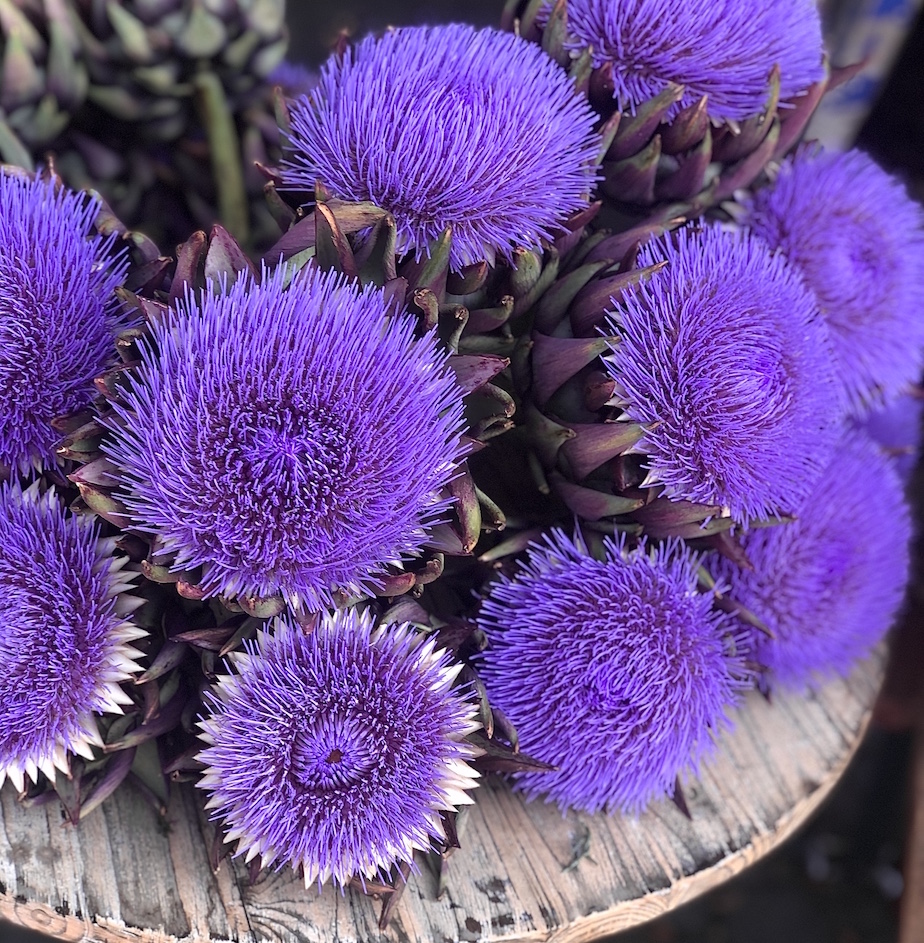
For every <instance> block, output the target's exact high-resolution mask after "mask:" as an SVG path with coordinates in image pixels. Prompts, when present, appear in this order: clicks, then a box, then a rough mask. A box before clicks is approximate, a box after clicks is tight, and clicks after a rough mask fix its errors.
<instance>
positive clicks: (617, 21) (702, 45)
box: [568, 0, 824, 121]
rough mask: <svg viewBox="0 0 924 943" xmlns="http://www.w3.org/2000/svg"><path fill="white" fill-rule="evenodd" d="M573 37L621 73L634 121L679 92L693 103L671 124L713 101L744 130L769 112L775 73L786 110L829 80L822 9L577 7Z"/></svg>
mask: <svg viewBox="0 0 924 943" xmlns="http://www.w3.org/2000/svg"><path fill="white" fill-rule="evenodd" d="M568 27H569V30H570V32H571V33H573V34H574V36H576V37H577V38H578V40H579V42H578V43H575V44H574V47H575V48H585V47H588V46H589V47H591V48H592V50H593V62H594V65H595V66H602V65H604V64H605V63H611V64H612V68H613V82H614V90H613V97H614V98H615V99H616V101H617V102H618V104H619V107H620V108H622V109H629V110H631V111H634V109H635V106H637V105H640V104H642V103H643V102H645V101H647V100H648V99H650V98H653V97H654V96H656V95H657V94H658V93H659V92H662V91H664V89H665V88H667V87H668V85H669V84H670V83H673V84H676V85H682V86H684V93H683V97H682V98H681V99H680V101H679V102H678V103H677V104H675V105H674V106H672V108H671V109H670V111H669V112H668V117H673V116H674V115H676V114H677V113H678V112H679V111H680V110H681V109H682V108H685V107H687V106H688V105H694V104H696V103H697V102H698V101H699V100H700V98H702V97H703V96H704V95H705V96H707V100H708V112H709V114H710V116H711V117H712V118H714V119H716V120H721V121H741V120H743V119H745V118H750V117H752V116H754V115H758V114H760V113H761V112H762V111H763V110H764V108H766V107H767V105H768V104H769V102H768V97H769V88H770V72H771V70H772V69H773V67H774V66H779V67H780V73H781V74H780V94H781V97H782V98H783V99H784V100H785V99H787V98H792V97H794V96H796V95H799V94H801V93H802V92H804V91H805V90H806V89H807V88H808V87H809V86H810V85H811V84H813V83H814V82H817V81H818V80H819V79H821V78H822V76H823V74H824V71H823V67H822V52H823V49H822V39H821V22H820V20H819V16H818V9H817V7H816V4H815V2H814V0H774V2H772V3H767V2H765V0H686V2H684V3H677V2H676V0H569V2H568Z"/></svg>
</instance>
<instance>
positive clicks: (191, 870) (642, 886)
mask: <svg viewBox="0 0 924 943" xmlns="http://www.w3.org/2000/svg"><path fill="white" fill-rule="evenodd" d="M883 668H884V654H883V652H882V651H878V652H877V653H876V654H874V655H873V656H871V657H870V658H868V659H867V660H865V661H864V662H862V663H861V664H859V665H858V666H857V667H856V668H855V670H854V671H853V673H852V674H851V676H850V677H849V678H848V679H847V680H835V681H831V682H829V683H828V684H826V685H825V686H824V687H822V688H820V689H819V690H818V691H816V692H814V693H811V694H807V695H802V696H799V695H793V694H785V695H783V694H779V695H774V697H773V703H772V704H770V703H768V702H767V701H766V700H765V699H764V698H763V697H761V695H759V694H758V693H756V692H753V693H751V694H750V695H749V697H748V698H747V700H746V702H745V705H744V707H743V708H742V709H741V710H740V711H738V712H737V713H736V715H735V727H734V730H733V731H732V732H731V733H728V734H726V735H724V736H723V737H722V738H721V740H720V742H719V746H718V749H717V750H716V752H715V755H714V756H713V758H712V759H711V761H710V762H709V763H708V764H705V765H704V767H703V769H702V770H701V772H700V775H699V777H697V778H690V777H688V778H687V779H686V780H685V781H684V791H685V794H686V796H687V800H688V804H689V810H690V813H691V815H692V819H687V818H686V817H685V816H684V815H683V814H682V813H681V812H680V811H679V810H678V809H677V808H676V807H675V806H674V805H673V804H672V803H671V802H669V801H663V802H657V803H654V804H653V805H652V806H651V807H650V808H649V809H648V811H646V812H645V813H644V814H643V815H642V816H641V817H640V818H637V819H633V818H628V817H624V816H619V815H613V816H607V815H603V814H598V815H592V816H591V815H586V814H582V813H575V812H572V813H569V814H568V815H566V816H563V815H562V814H561V813H560V812H559V811H558V809H557V808H556V807H555V806H549V805H546V804H543V803H537V802H534V803H530V804H526V803H524V802H523V801H522V800H521V799H520V798H519V797H518V796H516V795H515V794H514V793H512V792H511V791H510V789H509V788H508V787H507V786H506V785H505V784H504V783H503V782H501V781H490V782H488V783H487V784H486V785H485V786H484V787H482V788H481V789H480V790H479V793H480V795H479V796H478V802H477V805H476V806H475V807H474V808H472V809H470V810H469V811H468V812H467V816H466V820H465V824H464V829H463V831H462V835H461V839H462V845H463V847H462V850H460V851H457V852H456V853H455V854H454V855H453V856H452V857H451V858H450V859H449V865H448V867H449V873H448V884H447V887H446V890H445V893H444V894H443V895H442V897H441V898H440V899H437V898H436V881H435V878H434V876H433V875H432V874H431V873H430V872H429V870H427V869H426V868H423V869H422V870H421V872H420V873H419V874H417V875H416V876H413V877H412V878H411V880H410V882H409V885H408V887H407V890H406V892H405V894H404V896H403V897H402V899H401V901H400V903H399V904H398V906H397V909H396V911H395V915H394V917H393V919H392V923H391V925H390V927H389V929H388V930H387V931H386V932H385V933H383V932H381V931H380V930H379V929H378V927H377V921H378V915H379V910H380V906H381V905H380V904H379V903H376V902H374V901H372V900H370V899H367V898H364V897H363V896H362V895H361V894H359V893H354V892H347V893H346V894H341V893H340V892H339V891H336V890H334V889H333V888H331V887H325V888H324V890H323V892H322V893H320V894H318V892H317V891H316V890H314V889H312V890H309V891H306V890H305V889H304V886H303V885H302V884H301V882H300V881H299V880H298V879H297V878H296V877H295V875H294V874H293V873H292V872H291V871H290V870H285V871H282V872H278V873H276V872H269V873H264V874H262V875H261V876H260V877H259V878H258V880H257V881H256V883H255V884H253V885H250V884H249V883H248V880H247V872H246V869H245V868H244V867H243V865H242V864H240V863H239V862H232V861H230V860H229V859H225V861H224V862H223V863H222V865H221V868H220V869H219V871H218V873H217V874H213V873H212V872H211V870H210V868H209V865H208V861H207V848H208V845H209V843H210V842H211V841H212V837H213V834H214V830H213V827H212V826H211V824H210V823H209V822H208V821H207V818H206V816H205V814H204V813H203V811H202V796H201V795H200V794H199V793H198V790H194V789H193V788H191V787H189V786H184V787H179V788H175V789H174V791H173V795H172V799H171V804H170V808H169V813H168V821H169V826H168V828H167V829H166V830H165V829H164V828H163V825H162V823H160V822H159V821H158V817H157V815H156V813H155V812H154V810H153V809H151V808H150V806H148V805H147V804H146V803H145V802H144V800H143V799H142V798H140V796H139V795H137V794H136V793H135V792H134V790H133V789H132V788H130V787H126V788H122V789H120V790H118V792H117V793H116V794H115V795H114V796H112V797H111V798H110V799H108V800H107V801H106V802H105V803H104V804H103V806H102V807H101V808H100V809H97V810H96V811H94V812H93V813H91V814H90V815H89V816H88V817H87V818H86V819H85V820H84V821H83V822H82V823H81V824H80V827H79V828H73V827H71V826H68V825H65V824H64V823H63V821H62V815H61V813H60V811H59V809H58V808H57V806H55V805H48V806H45V807H42V808H34V809H24V808H22V807H21V806H20V805H19V804H18V803H17V801H16V796H15V792H14V790H13V788H12V786H11V784H9V783H7V785H6V786H4V787H3V789H2V791H0V814H2V819H0V918H4V919H7V920H12V921H13V922H15V923H19V924H21V925H24V926H27V927H30V928H33V929H37V930H41V931H43V932H45V933H49V934H51V935H52V936H55V937H58V938H60V939H62V940H75V941H76V940H88V941H99V943H116V941H119V943H122V941H136V943H138V941H142V943H167V941H169V943H173V941H175V940H179V941H187V940H192V939H201V940H233V941H236V943H277V941H278V943H449V941H453V943H455V941H471V943H474V941H490V943H494V941H498V943H500V941H504V943H515V941H516V943H519V941H523V943H525V941H554V943H581V941H589V940H595V939H598V938H599V937H601V936H603V935H606V934H610V933H613V932H615V931H617V930H620V929H624V928H627V927H631V926H635V925H637V924H639V923H642V922H643V921H645V920H649V919H652V918H654V917H657V916H659V915H660V914H662V913H664V912H665V911H667V910H670V909H671V908H673V907H676V906H678V905H679V904H682V903H684V902H685V901H687V900H690V899H691V898H692V897H694V896H696V895H697V894H700V893H702V892H704V891H707V890H709V889H711V888H713V887H716V886H717V885H718V884H720V883H722V882H723V881H725V880H727V879H728V878H730V877H732V876H733V875H735V874H737V873H738V872H740V871H741V870H742V869H743V868H745V867H747V866H748V865H749V864H751V863H753V862H754V861H755V860H757V859H758V858H760V857H762V856H763V855H764V854H766V853H767V852H768V851H770V850H771V849H772V848H774V847H775V846H776V845H778V844H779V843H780V842H781V841H783V840H784V839H785V838H787V837H788V836H789V835H791V834H792V833H793V832H794V831H795V830H796V829H797V828H798V827H799V825H801V824H802V823H803V822H804V821H805V819H806V818H807V817H808V816H809V815H810V814H811V813H812V812H813V811H814V810H815V808H817V806H818V805H819V804H820V803H821V802H822V800H823V799H824V798H825V797H826V796H827V794H828V792H829V791H830V790H831V788H832V786H833V785H834V784H835V783H836V782H837V781H838V779H839V778H840V776H841V773H842V772H843V770H844V768H845V767H846V765H847V763H848V762H849V760H850V758H851V757H852V755H853V753H854V751H855V750H856V748H857V746H858V744H859V742H860V740H861V739H862V736H863V733H864V731H865V729H866V726H867V724H868V721H869V717H870V713H871V709H872V705H873V701H874V698H875V695H876V692H877V690H878V688H879V685H880V683H881V680H882V675H883ZM581 850H586V854H584V855H580V854H579V853H580V851H581Z"/></svg>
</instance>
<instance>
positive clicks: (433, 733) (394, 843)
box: [199, 609, 479, 887]
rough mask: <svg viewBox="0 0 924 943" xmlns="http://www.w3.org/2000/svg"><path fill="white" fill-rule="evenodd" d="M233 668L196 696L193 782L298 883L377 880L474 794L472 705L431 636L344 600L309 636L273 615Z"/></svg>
mask: <svg viewBox="0 0 924 943" xmlns="http://www.w3.org/2000/svg"><path fill="white" fill-rule="evenodd" d="M231 663H232V667H233V668H234V670H235V673H234V674H230V675H227V676H224V677H222V678H220V680H219V683H218V684H217V686H216V688H215V690H214V692H213V693H211V694H210V695H209V697H208V701H209V706H210V707H211V715H210V716H209V717H208V718H207V719H206V720H204V721H203V722H202V738H203V739H204V740H205V742H206V743H207V746H206V748H205V749H204V750H202V752H201V753H200V759H201V761H202V762H203V763H204V764H205V774H204V775H203V777H202V779H201V781H200V783H199V785H200V786H201V788H203V789H206V790H208V791H209V793H210V798H209V801H208V803H207V808H210V809H212V810H213V813H212V814H213V816H214V817H215V818H217V819H219V820H221V821H222V822H223V823H224V824H225V825H226V826H227V834H226V837H225V840H226V841H228V842H236V843H237V853H238V854H246V860H247V861H250V860H251V859H252V858H254V857H255V856H257V855H259V856H260V859H261V863H262V865H263V866H264V867H267V866H269V865H272V864H274V863H278V864H280V865H282V864H289V865H291V866H292V867H293V868H300V869H301V870H302V872H303V876H304V880H305V886H306V887H308V886H310V885H311V884H318V885H320V884H322V883H323V882H324V881H326V880H328V879H329V878H330V879H333V881H334V882H336V883H337V884H340V885H341V886H343V885H345V884H347V883H348V882H349V881H350V879H351V878H352V877H353V876H354V875H359V876H360V877H361V878H363V879H366V880H376V879H382V878H383V877H384V875H385V873H386V872H387V871H388V870H389V869H390V868H391V867H392V865H393V864H396V863H405V862H407V863H410V861H411V858H412V857H413V854H414V851H415V849H420V850H428V849H429V848H430V847H431V846H432V845H433V844H434V843H435V842H440V841H443V840H445V837H446V836H445V832H444V826H443V824H442V822H441V815H443V814H444V813H446V812H449V811H451V810H452V809H453V808H454V807H455V806H458V805H464V804H468V803H470V802H472V801H473V800H472V799H471V798H470V797H469V795H468V794H467V790H469V789H471V788H472V787H473V786H476V785H477V777H478V773H477V772H476V771H475V770H474V769H472V768H471V767H470V766H469V764H468V760H470V759H471V758H472V757H473V756H474V755H475V753H476V750H475V749H474V747H472V746H471V745H470V744H469V743H467V742H466V737H467V736H468V735H469V734H471V733H472V732H473V731H475V730H477V729H478V727H479V724H478V722H477V720H476V719H475V707H474V704H473V702H472V700H471V699H470V698H469V697H467V696H466V692H465V690H464V689H459V688H456V687H454V685H453V682H454V679H455V678H456V676H457V675H458V673H459V670H460V668H461V666H460V665H458V664H453V663H452V660H451V658H450V656H449V655H448V653H447V652H446V651H445V650H442V649H439V648H437V647H436V644H435V641H434V639H433V637H427V636H424V635H422V634H418V633H417V632H416V631H415V630H414V628H413V627H412V626H410V625H407V624H402V625H386V626H381V627H378V628H373V623H372V619H371V617H370V616H369V615H368V613H367V614H365V615H361V614H359V613H358V612H357V611H356V610H355V609H352V610H349V611H340V612H337V613H334V614H333V615H326V616H324V618H323V619H322V620H321V622H320V624H319V625H318V627H317V628H316V629H315V630H314V631H313V632H312V633H311V634H306V633H305V632H304V631H303V630H302V629H301V628H300V627H299V626H297V625H293V624H291V623H289V622H287V621H284V620H277V621H276V622H275V624H274V626H273V634H272V635H270V634H269V633H268V632H261V633H260V635H259V637H258V640H257V642H256V643H255V644H251V645H248V647H247V651H246V653H237V654H235V655H232V656H231ZM358 692H361V696H358Z"/></svg>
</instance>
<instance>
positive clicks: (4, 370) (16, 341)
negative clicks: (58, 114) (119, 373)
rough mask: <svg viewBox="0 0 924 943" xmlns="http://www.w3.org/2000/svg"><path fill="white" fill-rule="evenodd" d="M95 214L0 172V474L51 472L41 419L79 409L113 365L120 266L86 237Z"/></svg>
mask: <svg viewBox="0 0 924 943" xmlns="http://www.w3.org/2000/svg"><path fill="white" fill-rule="evenodd" d="M98 212H99V207H98V206H97V205H96V204H95V203H94V202H93V201H90V200H87V199H86V197H85V195H84V194H79V193H72V192H70V191H68V190H65V189H64V188H60V189H58V190H57V192H56V190H55V187H54V184H53V183H51V182H48V181H45V180H43V179H41V178H40V177H36V178H35V179H34V180H29V179H27V178H26V177H25V176H19V175H15V176H14V175H12V174H9V173H3V172H0V410H2V413H3V425H2V429H0V469H2V468H3V467H6V468H10V469H12V470H13V471H15V472H18V473H20V474H23V475H25V474H26V473H27V472H28V470H29V469H30V468H35V469H41V468H42V467H43V466H45V465H49V464H53V462H54V445H55V443H56V442H57V441H58V439H60V438H61V433H60V432H57V431H55V429H54V428H53V427H52V426H51V424H50V423H51V420H52V419H54V418H56V417H57V416H63V415H67V414H68V413H72V412H75V411H77V410H80V409H83V408H85V407H87V406H89V405H90V402H91V399H92V396H93V392H94V391H93V380H94V378H95V377H97V376H98V375H99V374H100V373H102V372H103V371H104V370H105V369H107V368H108V367H109V366H111V365H112V363H113V362H114V361H115V359H116V352H115V336H116V334H117V332H118V331H119V330H120V329H121V328H122V327H123V326H124V317H123V315H122V314H121V313H120V311H119V309H118V307H117V306H116V304H115V297H114V295H113V292H114V290H115V289H116V288H117V287H118V286H119V285H120V284H121V283H122V281H123V280H124V278H125V273H126V271H127V267H128V261H127V257H126V256H125V255H124V254H122V255H119V256H118V257H117V258H116V257H114V256H113V242H114V240H115V238H116V237H115V236H109V237H105V238H104V237H101V236H98V235H95V234H94V233H93V223H94V220H95V219H96V216H97V213H98Z"/></svg>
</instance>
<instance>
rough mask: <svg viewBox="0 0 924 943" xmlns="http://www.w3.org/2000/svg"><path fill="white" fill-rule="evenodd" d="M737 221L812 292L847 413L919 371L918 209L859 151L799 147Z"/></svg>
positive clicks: (888, 394) (922, 239) (921, 271)
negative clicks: (787, 262) (826, 331)
mask: <svg viewBox="0 0 924 943" xmlns="http://www.w3.org/2000/svg"><path fill="white" fill-rule="evenodd" d="M745 222H746V223H747V225H748V226H750V228H751V230H752V231H753V232H754V233H756V234H757V235H758V236H760V237H761V238H762V239H765V240H766V241H767V242H768V243H769V244H770V246H772V247H773V248H774V249H780V250H781V251H782V252H784V253H785V254H786V257H787V258H788V259H789V260H790V262H792V264H793V265H795V266H796V268H798V269H799V271H800V272H801V273H802V276H803V278H804V279H805V281H806V282H807V283H808V285H809V286H810V287H811V289H812V290H813V291H814V292H815V295H816V297H817V298H818V303H819V307H820V308H821V311H822V314H823V315H824V317H825V319H826V320H827V322H828V327H829V329H830V332H831V338H832V341H833V349H834V357H835V364H836V367H837V373H838V375H839V376H840V378H841V382H842V383H843V385H844V387H845V389H846V391H847V397H848V401H849V406H850V409H851V411H852V412H853V413H854V414H855V415H858V416H862V414H863V413H865V412H867V411H868V410H869V409H870V408H875V407H876V406H878V405H881V404H882V403H883V402H888V401H889V400H892V399H894V398H895V397H896V396H897V395H898V394H899V393H900V392H901V391H902V389H903V388H904V387H905V386H906V385H908V384H910V383H914V382H917V381H919V380H920V378H921V370H922V367H924V317H922V315H921V312H922V310H924V211H922V209H921V207H920V206H918V204H917V203H915V202H913V201H912V200H911V199H910V198H909V197H908V195H907V193H906V192H905V188H904V187H903V186H902V184H901V183H900V182H899V181H898V180H896V179H895V178H894V177H892V176H890V175H889V174H887V173H886V172H885V171H884V170H882V169H881V168H880V167H878V166H877V165H876V164H875V163H873V161H872V160H871V159H870V158H869V157H867V156H866V155H865V154H863V153H861V152H860V151H848V152H847V153H846V154H831V153H825V152H821V151H816V150H814V149H811V148H803V149H802V150H800V151H799V153H798V154H796V156H795V157H793V158H792V159H790V160H788V161H786V162H785V163H784V164H783V166H782V167H781V168H780V172H779V176H778V177H777V178H776V181H775V183H774V184H773V185H772V186H770V187H766V188H765V189H763V190H758V191H757V193H755V194H754V196H753V197H752V198H751V200H750V201H749V203H748V215H747V216H746V218H745Z"/></svg>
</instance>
